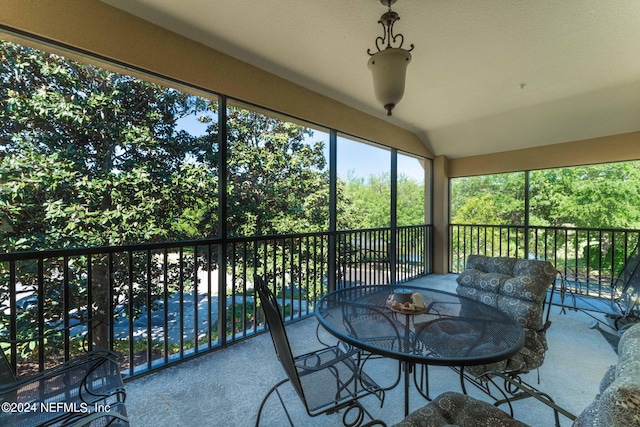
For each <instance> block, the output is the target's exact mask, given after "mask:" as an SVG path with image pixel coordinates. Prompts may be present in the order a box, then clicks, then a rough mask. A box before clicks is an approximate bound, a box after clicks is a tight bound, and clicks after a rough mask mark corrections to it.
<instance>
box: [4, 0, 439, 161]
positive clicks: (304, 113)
mask: <svg viewBox="0 0 640 427" xmlns="http://www.w3.org/2000/svg"><path fill="white" fill-rule="evenodd" d="M0 11H1V12H0V24H1V25H3V26H4V27H6V28H9V29H12V30H18V31H21V32H24V33H27V34H30V35H35V36H38V37H43V38H45V39H47V40H50V41H52V42H55V43H62V44H64V45H67V46H69V47H71V48H75V49H81V50H83V51H85V52H89V53H92V54H97V55H100V56H102V57H104V58H106V59H109V60H113V61H117V62H119V63H123V64H128V65H130V66H133V67H137V68H140V69H144V70H147V71H150V72H152V73H157V74H159V75H162V76H166V77H169V78H172V79H176V80H179V81H183V82H185V83H188V84H191V85H195V86H198V87H201V88H204V89H206V90H210V91H213V92H217V93H221V94H224V95H228V96H231V97H234V98H238V99H240V100H242V101H247V102H251V103H254V104H257V105H260V106H264V107H267V108H271V109H274V110H276V111H279V112H282V113H287V114H291V115H293V116H295V117H298V118H301V119H304V120H309V121H311V122H314V123H317V124H320V125H323V126H327V127H331V128H334V129H337V130H339V131H342V132H346V133H349V134H353V135H356V136H360V137H362V138H365V139H369V140H372V141H376V142H379V143H381V144H384V145H387V146H390V147H395V148H398V149H400V150H403V151H406V152H409V153H413V154H417V155H420V156H424V157H429V158H431V157H433V155H432V154H431V152H430V151H429V150H428V149H427V148H426V146H425V145H424V144H423V143H422V142H421V141H420V140H419V139H418V137H417V136H416V135H415V134H413V133H411V132H409V131H406V130H404V129H401V128H399V127H397V126H394V125H391V124H390V123H388V122H386V121H385V120H382V119H378V118H375V117H373V116H370V115H368V114H365V113H362V112H360V111H358V110H356V109H354V108H351V107H348V106H346V105H344V104H341V103H339V102H337V101H334V100H332V99H330V98H327V97H325V96H322V95H320V94H318V93H316V92H312V91H310V90H308V89H306V88H304V87H302V86H299V85H296V84H294V83H291V82H289V81H287V80H284V79H281V78H279V77H276V76H274V75H273V74H269V73H267V72H264V71H262V70H260V69H258V68H256V67H253V66H251V65H249V64H247V63H244V62H241V61H238V60H236V59H234V58H232V57H230V56H227V55H225V54H222V53H220V52H218V51H216V50H213V49H211V48H208V47H206V46H204V45H202V44H199V43H196V42H194V41H191V40H189V39H187V38H184V37H182V36H179V35H177V34H175V33H172V32H169V31H167V30H164V29H162V28H160V27H158V26H155V25H153V24H151V23H149V22H146V21H143V20H141V19H139V18H136V17H134V16H132V15H129V14H127V13H124V12H122V11H120V10H119V9H115V8H113V7H111V6H108V5H106V4H104V3H101V2H100V1H98V0H56V1H43V0H0ZM67 56H68V55H67ZM365 71H366V70H364V71H363V72H365Z"/></svg>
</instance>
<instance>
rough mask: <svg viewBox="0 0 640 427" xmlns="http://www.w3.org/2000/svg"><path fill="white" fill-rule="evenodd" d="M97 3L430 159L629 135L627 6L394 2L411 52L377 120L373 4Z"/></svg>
mask: <svg viewBox="0 0 640 427" xmlns="http://www.w3.org/2000/svg"><path fill="white" fill-rule="evenodd" d="M103 1H104V2H105V3H107V4H110V5H112V6H115V7H118V8H121V9H123V10H125V11H127V12H129V13H131V14H134V15H136V16H138V17H140V18H142V19H145V20H148V21H150V22H153V23H155V24H157V25H159V26H162V27H165V28H167V29H169V30H171V31H174V32H176V33H179V34H181V35H183V36H186V37H188V38H191V39H193V40H195V41H198V42H200V43H203V44H205V45H208V46H210V47H212V48H214V49H216V50H219V51H221V52H224V53H226V54H229V55H231V56H233V57H236V58H238V59H240V60H242V61H245V62H248V63H250V64H252V65H255V66H257V67H259V68H261V69H264V70H266V71H269V72H271V73H273V74H276V75H278V76H281V77H284V78H286V79H288V80H291V81H293V82H295V83H298V84H301V85H303V86H305V87H307V88H309V89H312V90H314V91H316V92H319V93H322V94H324V95H326V96H329V97H331V98H334V99H336V100H338V101H340V102H342V103H344V104H347V105H349V106H352V107H354V108H357V109H359V110H362V111H364V112H366V113H369V114H372V115H375V116H377V117H380V118H384V119H385V120H389V121H390V122H392V123H393V124H396V125H398V126H401V127H403V128H406V129H408V130H410V131H412V132H414V133H415V134H416V135H417V136H418V137H419V138H420V139H421V140H422V141H423V142H424V143H425V145H426V146H427V147H428V148H429V149H430V150H431V151H432V152H433V153H434V154H435V155H444V156H447V157H449V158H456V157H466V156H473V155H478V154H487V153H495V152H501V151H509V150H514V149H519V148H527V147H536V146H542V145H550V144H556V143H561V142H568V141H575V140H581V139H587V138H596V137H600V136H606V135H615V134H620V133H627V132H633V131H638V130H640V2H639V1H638V0H562V1H559V0H535V1H524V0H485V1H469V0H399V1H398V2H397V3H396V4H395V5H393V10H394V11H396V12H397V13H398V14H399V15H400V18H401V19H400V21H399V22H398V23H397V24H396V32H400V33H402V34H404V36H405V44H411V43H413V44H414V45H415V49H414V50H413V51H412V55H413V59H412V62H411V64H410V65H409V69H408V72H407V86H406V90H405V95H404V98H403V100H402V101H401V102H400V103H399V104H398V106H397V107H396V108H395V110H394V111H393V116H392V117H390V118H387V117H386V113H385V111H384V110H383V108H382V106H380V105H379V104H378V103H377V101H376V99H375V97H374V95H373V85H372V80H371V76H370V72H369V70H368V69H367V66H366V64H367V61H368V59H369V56H368V55H367V49H368V48H374V40H375V38H376V37H377V36H378V35H380V34H381V27H380V25H378V24H377V20H378V19H379V17H380V15H381V14H382V13H384V12H385V11H386V7H384V6H383V5H382V4H381V3H380V0H320V1H311V0H268V1H258V0H230V1H221V0H181V1H175V0H103ZM159 54H161V53H160V52H159Z"/></svg>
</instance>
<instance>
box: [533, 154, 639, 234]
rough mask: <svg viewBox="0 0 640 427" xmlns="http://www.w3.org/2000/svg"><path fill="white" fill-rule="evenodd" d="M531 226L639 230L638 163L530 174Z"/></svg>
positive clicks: (553, 170) (602, 165)
mask: <svg viewBox="0 0 640 427" xmlns="http://www.w3.org/2000/svg"><path fill="white" fill-rule="evenodd" d="M530 181H531V190H530V195H531V204H530V206H531V212H532V213H533V218H534V219H533V220H532V221H531V223H532V225H551V226H562V225H572V226H576V227H588V228H640V162H621V163H608V164H601V165H593V166H580V167H572V168H563V169H550V170H545V171H536V172H532V173H531V178H530Z"/></svg>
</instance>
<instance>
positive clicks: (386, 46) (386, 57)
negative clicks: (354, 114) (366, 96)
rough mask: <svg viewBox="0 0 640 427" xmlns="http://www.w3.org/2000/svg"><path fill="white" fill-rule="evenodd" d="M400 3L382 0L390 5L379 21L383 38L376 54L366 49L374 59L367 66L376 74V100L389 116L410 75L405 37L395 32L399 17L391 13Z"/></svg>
mask: <svg viewBox="0 0 640 427" xmlns="http://www.w3.org/2000/svg"><path fill="white" fill-rule="evenodd" d="M396 1H397V0H380V3H382V4H383V5H384V6H387V8H388V10H387V12H385V13H383V14H382V16H381V17H380V20H379V21H378V24H380V25H382V29H383V33H382V36H378V37H377V38H376V49H377V52H372V51H371V49H367V53H368V54H369V55H370V56H371V58H369V63H368V64H367V66H368V67H369V69H370V70H371V74H372V75H373V90H374V93H375V95H376V99H377V100H378V101H379V102H380V103H381V104H382V105H383V106H384V109H385V110H387V116H390V115H391V110H393V108H394V107H395V106H396V104H397V103H398V102H400V100H401V99H402V96H403V95H404V83H405V79H406V74H407V66H408V65H409V62H411V54H410V53H409V52H411V51H412V50H413V44H411V46H410V48H409V49H408V50H407V49H403V48H402V44H403V43H404V36H403V35H402V34H395V33H394V32H393V25H394V24H395V23H396V21H398V20H400V16H399V15H398V14H397V13H396V12H394V11H392V10H391V5H392V4H394V3H395V2H396Z"/></svg>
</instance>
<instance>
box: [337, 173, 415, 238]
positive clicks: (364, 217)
mask: <svg viewBox="0 0 640 427" xmlns="http://www.w3.org/2000/svg"><path fill="white" fill-rule="evenodd" d="M339 184H341V187H340V188H341V189H342V193H341V194H342V198H343V200H345V201H347V202H348V203H347V205H346V206H344V207H343V208H342V210H341V214H342V215H339V218H341V219H342V221H341V223H340V224H339V226H340V228H343V229H358V228H379V227H389V225H390V224H389V219H390V206H391V202H390V200H391V180H390V175H389V173H386V172H385V173H380V174H378V175H369V176H368V177H367V178H362V177H356V176H354V175H353V174H352V173H349V174H348V175H347V178H346V179H345V180H344V182H342V181H341V182H340V183H339ZM397 192H398V203H397V216H398V218H397V222H398V224H399V225H416V224H424V221H425V214H424V185H423V184H422V183H419V182H416V181H415V180H413V179H411V178H410V177H408V176H406V175H404V174H400V175H399V176H398V183H397Z"/></svg>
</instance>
